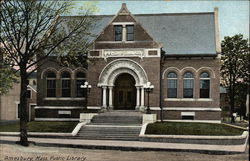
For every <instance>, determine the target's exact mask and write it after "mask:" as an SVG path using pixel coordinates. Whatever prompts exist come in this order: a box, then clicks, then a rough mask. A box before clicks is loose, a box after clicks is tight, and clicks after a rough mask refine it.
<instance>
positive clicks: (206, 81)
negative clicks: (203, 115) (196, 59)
mask: <svg viewBox="0 0 250 161" xmlns="http://www.w3.org/2000/svg"><path fill="white" fill-rule="evenodd" d="M209 97H210V77H209V74H208V73H207V72H203V73H201V75H200V98H209Z"/></svg>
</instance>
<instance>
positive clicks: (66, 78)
mask: <svg viewBox="0 0 250 161" xmlns="http://www.w3.org/2000/svg"><path fill="white" fill-rule="evenodd" d="M61 79H62V97H70V92H71V90H70V84H71V81H70V73H69V72H63V73H62V75H61Z"/></svg>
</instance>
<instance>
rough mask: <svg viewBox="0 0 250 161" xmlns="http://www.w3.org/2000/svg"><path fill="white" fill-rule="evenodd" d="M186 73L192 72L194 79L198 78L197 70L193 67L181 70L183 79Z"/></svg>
mask: <svg viewBox="0 0 250 161" xmlns="http://www.w3.org/2000/svg"><path fill="white" fill-rule="evenodd" d="M186 72H191V73H193V75H194V78H196V77H197V73H196V69H195V68H193V67H185V68H183V69H181V71H180V73H181V76H182V77H183V75H184V74H185V73H186Z"/></svg>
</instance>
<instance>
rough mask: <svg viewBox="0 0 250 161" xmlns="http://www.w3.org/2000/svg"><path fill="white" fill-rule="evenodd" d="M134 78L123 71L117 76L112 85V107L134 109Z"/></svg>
mask: <svg viewBox="0 0 250 161" xmlns="http://www.w3.org/2000/svg"><path fill="white" fill-rule="evenodd" d="M135 105H136V88H135V80H134V78H133V76H131V75H130V74H127V73H124V74H121V75H119V76H118V77H117V79H116V81H115V87H114V109H115V110H135Z"/></svg>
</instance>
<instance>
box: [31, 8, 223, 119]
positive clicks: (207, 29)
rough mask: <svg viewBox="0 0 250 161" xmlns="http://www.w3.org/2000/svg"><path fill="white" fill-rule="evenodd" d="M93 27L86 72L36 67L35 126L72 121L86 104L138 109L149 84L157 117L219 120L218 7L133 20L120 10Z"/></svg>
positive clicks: (95, 107) (97, 108)
mask: <svg viewBox="0 0 250 161" xmlns="http://www.w3.org/2000/svg"><path fill="white" fill-rule="evenodd" d="M64 18H66V19H67V18H75V17H74V16H69V17H64ZM96 24H97V25H96V27H95V28H94V29H93V33H95V34H97V35H98V36H97V37H96V38H95V39H94V40H93V43H92V46H91V48H90V49H89V50H90V52H89V54H88V58H89V60H90V63H89V64H88V67H87V68H84V67H78V68H64V67H63V68H62V67H60V66H58V65H57V64H56V63H55V62H54V61H49V60H48V61H47V63H46V64H45V65H43V66H42V67H41V68H39V70H38V74H37V81H38V95H37V107H36V111H35V113H36V118H35V119H36V120H78V119H79V114H80V113H81V112H82V110H83V109H84V108H85V105H86V98H88V101H87V109H88V110H89V111H105V110H121V112H122V110H135V111H145V109H146V106H147V103H148V93H147V92H146V91H145V85H146V84H147V82H150V83H151V84H152V85H154V88H153V90H152V91H151V92H150V93H149V99H150V100H149V105H150V110H151V112H152V113H156V114H157V118H158V119H160V117H161V110H162V111H163V112H162V113H163V115H162V116H163V119H164V120H182V121H186V120H188V121H190V120H192V121H207V122H208V121H210V122H220V117H221V116H220V115H221V110H220V91H219V78H220V74H219V69H220V52H221V49H220V39H219V27H218V9H215V10H214V12H207V13H180V14H138V15H133V14H132V13H130V12H129V10H128V9H127V7H126V5H125V4H123V5H122V7H121V9H120V10H119V12H118V13H117V14H116V15H112V16H109V15H103V16H99V18H98V20H97V22H96ZM85 81H87V82H89V84H91V86H92V88H91V90H90V92H89V93H88V97H86V94H87V93H86V91H85V92H84V89H82V88H80V85H82V84H84V82H85Z"/></svg>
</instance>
